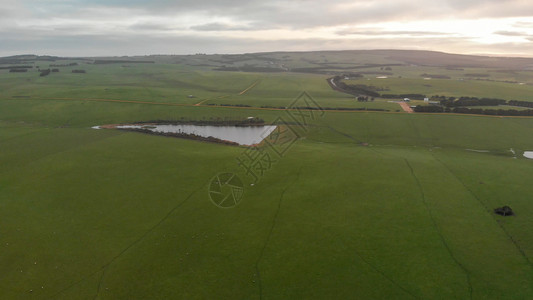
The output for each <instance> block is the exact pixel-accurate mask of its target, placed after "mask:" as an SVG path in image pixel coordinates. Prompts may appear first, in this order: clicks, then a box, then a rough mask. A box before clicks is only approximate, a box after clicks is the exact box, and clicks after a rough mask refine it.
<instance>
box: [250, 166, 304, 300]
mask: <svg viewBox="0 0 533 300" xmlns="http://www.w3.org/2000/svg"><path fill="white" fill-rule="evenodd" d="M301 171H302V167H300V169H298V173H297V174H296V178H295V179H294V180H293V181H292V182H291V183H289V184H288V185H287V186H286V187H285V188H284V189H283V191H282V192H281V195H280V197H279V201H278V206H277V209H276V212H275V213H274V217H273V218H272V224H271V226H270V230H269V232H268V234H267V237H266V240H265V243H264V244H263V247H262V248H261V251H260V252H259V257H258V258H257V261H256V262H255V273H256V274H257V281H258V283H259V284H258V285H259V299H263V282H262V280H261V272H260V270H259V264H260V263H261V260H262V259H263V256H264V254H265V250H266V248H267V246H268V243H269V242H270V239H271V237H272V233H273V232H274V227H276V221H277V219H278V215H279V212H280V210H281V204H282V202H283V197H284V196H285V192H287V190H288V189H289V188H290V187H291V186H292V185H293V184H294V183H296V182H297V181H298V179H300V173H301Z"/></svg>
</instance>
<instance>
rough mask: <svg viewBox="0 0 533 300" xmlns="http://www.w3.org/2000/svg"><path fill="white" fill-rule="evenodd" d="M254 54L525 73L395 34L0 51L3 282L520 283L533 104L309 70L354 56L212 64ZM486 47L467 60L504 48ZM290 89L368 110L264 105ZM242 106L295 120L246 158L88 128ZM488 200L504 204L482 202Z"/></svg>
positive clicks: (172, 295) (75, 292) (224, 289)
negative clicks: (13, 54)
mask: <svg viewBox="0 0 533 300" xmlns="http://www.w3.org/2000/svg"><path fill="white" fill-rule="evenodd" d="M413 56H415V57H416V55H413ZM265 57H266V58H269V59H271V60H272V64H273V65H276V66H277V65H280V66H281V65H284V67H285V68H287V69H290V68H315V67H317V63H324V61H325V60H327V63H328V64H330V65H331V64H337V65H336V66H337V67H338V66H344V67H346V65H347V64H349V63H351V66H353V67H357V66H359V67H360V66H365V64H401V66H392V71H393V72H394V74H395V75H394V76H395V77H394V78H390V79H376V78H375V77H376V76H378V75H375V74H374V75H372V76H369V75H363V76H364V77H362V78H359V79H355V80H347V81H349V82H352V81H354V82H355V81H361V82H363V84H366V85H368V84H372V85H375V86H387V87H388V88H389V89H390V92H391V93H398V94H400V93H425V94H427V95H428V96H431V95H434V94H438V95H447V96H475V97H501V98H503V99H506V100H511V99H516V100H521V101H533V98H531V95H532V93H531V91H532V86H530V85H527V84H524V85H519V84H513V83H505V82H488V81H478V80H464V81H459V80H457V79H456V78H455V77H454V76H455V75H453V74H452V76H450V77H451V78H450V79H431V80H424V79H423V78H422V77H420V74H423V73H429V71H430V70H429V69H432V70H431V71H432V72H431V73H436V72H437V71H439V70H441V71H442V72H459V71H453V70H447V69H446V66H437V65H424V66H422V62H420V65H416V66H415V65H413V61H411V60H410V61H409V64H407V63H406V62H405V61H404V60H406V59H407V58H409V59H411V56H408V55H407V54H405V53H403V52H399V53H397V54H395V55H392V54H390V53H388V52H387V53H382V52H379V51H377V52H364V53H350V52H341V53H333V52H323V53H322V52H317V53H267V54H249V55H243V56H215V55H213V56H204V55H196V56H168V57H166V56H161V57H142V58H130V62H128V63H113V64H103V65H98V64H88V63H87V61H90V58H88V59H87V61H86V60H79V59H77V60H75V59H66V58H63V59H59V58H58V62H57V63H68V62H78V63H79V65H78V66H75V67H63V68H60V72H58V73H51V74H50V75H48V76H43V77H40V76H39V73H38V72H37V71H36V70H30V71H28V72H27V73H9V72H8V71H6V70H0V251H1V252H0V253H1V255H0V276H1V278H2V280H1V281H0V298H2V299H354V298H355V299H413V298H414V299H434V298H438V299H450V298H457V299H529V298H532V297H533V264H532V259H533V232H532V230H531V228H532V227H533V218H531V216H530V214H531V212H532V211H533V200H532V199H531V195H533V185H531V184H530V181H531V178H533V160H528V159H526V158H525V157H523V155H522V154H523V153H524V151H530V150H533V118H530V117H500V116H498V117H493V116H482V115H479V116H471V115H458V114H451V113H450V114H423V113H414V114H407V113H404V112H403V111H402V110H401V108H400V106H399V105H398V104H397V103H391V102H389V100H390V99H381V98H377V99H375V101H373V102H358V101H357V100H356V99H355V98H354V96H353V95H348V94H346V93H341V92H338V91H334V90H333V89H332V88H331V87H330V86H329V84H328V82H327V81H326V79H328V78H330V77H332V76H333V75H335V74H344V73H350V72H356V71H357V69H354V70H344V69H332V70H331V72H332V73H331V74H330V73H327V72H326V73H324V74H320V73H316V72H315V71H316V70H315V71H313V72H311V73H306V72H292V71H279V72H273V71H272V70H269V71H268V72H256V71H254V72H247V71H217V70H214V68H221V67H222V66H223V65H226V67H228V66H230V65H233V66H238V67H244V66H245V64H247V66H248V67H249V66H250V65H253V64H255V65H256V66H261V67H264V66H263V64H265V61H267V62H268V61H269V60H265ZM405 57H407V58H405ZM110 59H111V58H110ZM114 59H116V58H114ZM134 59H139V60H141V59H142V60H154V63H150V64H148V63H143V64H141V63H135V62H131V60H134ZM472 61H475V62H477V61H481V62H484V61H485V60H482V59H480V58H472ZM228 62H233V64H229V63H228ZM481 62H480V64H481ZM0 63H2V60H1V59H0ZM24 63H28V64H31V65H32V66H36V65H39V66H40V68H41V69H43V68H48V65H49V62H47V61H46V62H45V61H42V60H39V59H36V58H28V59H27V61H24ZM425 63H426V64H427V63H428V62H427V61H426V62H425ZM499 63H500V62H499V61H496V62H493V61H492V60H491V61H490V64H489V65H488V66H487V67H483V65H479V66H477V67H475V70H472V73H478V74H479V73H482V72H489V70H510V69H512V68H511V67H513V68H515V67H516V66H514V65H513V66H507V65H504V66H500V65H499ZM507 63H509V62H507ZM472 64H473V63H470V64H469V66H470V65H472ZM206 65H208V66H206ZM124 66H127V67H124ZM526 66H527V65H526ZM458 67H460V66H458ZM381 68H383V66H377V67H372V68H370V69H372V70H373V71H374V72H381V71H382V70H381ZM417 68H418V69H417ZM465 68H466V67H465ZM72 69H84V70H86V72H87V73H84V74H74V73H71V70H72ZM365 70H368V69H365ZM474 71H475V72H474ZM328 72H330V71H328ZM460 72H462V73H464V72H467V73H471V72H470V71H468V70H467V71H460ZM524 72H525V73H527V72H530V71H529V70H528V69H526V70H522V69H520V70H516V72H515V73H516V74H523V73H524ZM462 73H461V74H462ZM509 74H510V73H509ZM398 76H402V78H397V77H398ZM509 76H511V77H512V76H515V75H512V74H511V75H509ZM516 76H522V75H516ZM519 79H520V78H517V77H513V78H506V79H505V80H510V81H518V80H519ZM424 84H429V85H431V87H427V86H424ZM302 92H306V93H308V95H309V96H310V97H312V100H313V101H314V103H316V104H318V105H320V107H328V108H366V109H382V110H383V111H365V110H361V111H339V110H331V111H329V110H324V111H320V110H316V111H306V112H307V113H306V114H305V116H307V117H306V119H305V121H302V119H293V118H294V117H295V116H297V114H296V112H299V111H297V110H296V109H292V110H285V109H279V107H291V105H293V104H294V103H295V102H294V101H295V100H298V99H300V98H298V97H299V96H300V95H301V93H302ZM296 103H297V102H296ZM414 103H417V102H414ZM223 104H224V105H223ZM491 108H496V107H491ZM249 117H254V118H258V119H262V120H265V122H266V123H267V124H270V123H272V122H278V123H276V124H278V125H282V126H283V128H289V129H290V130H293V131H294V132H296V133H297V139H295V140H294V143H293V144H292V146H290V147H288V148H287V149H286V150H287V151H286V152H284V153H283V155H279V156H276V157H275V159H274V160H271V161H270V162H269V164H268V168H266V169H263V170H262V171H261V174H259V175H258V177H254V176H251V174H250V173H249V172H248V173H247V170H246V169H245V168H244V167H243V166H242V165H239V163H238V161H237V158H242V157H243V155H244V154H245V153H248V152H247V151H250V150H249V149H248V148H246V147H241V146H227V145H222V144H217V143H207V142H199V141H194V140H188V139H179V138H170V137H162V136H154V135H148V134H141V133H136V132H128V131H121V130H113V129H100V130H96V129H92V128H91V127H93V126H98V125H104V124H121V123H134V122H142V121H145V122H147V121H153V120H167V121H183V122H186V121H193V120H194V121H198V120H201V121H213V120H220V119H229V120H243V119H246V118H249ZM280 119H281V120H285V121H290V122H285V123H280V121H279V120H280ZM298 120H300V121H299V122H298ZM278 146H279V145H278ZM260 147H262V149H266V150H268V148H267V146H266V145H265V144H263V145H262V146H260ZM228 172H229V173H233V174H236V175H237V176H238V177H239V178H240V179H241V180H242V183H243V188H244V194H243V196H242V201H241V202H240V203H239V204H238V205H237V206H235V207H232V208H225V209H223V208H219V207H217V206H216V205H214V204H213V203H212V201H211V200H210V198H209V191H210V190H209V187H210V182H211V180H212V179H213V178H214V177H215V176H216V175H217V174H220V173H228ZM256 175H257V174H256ZM505 205H508V206H510V207H511V208H512V209H513V211H514V212H515V214H516V215H515V216H512V217H503V216H499V215H496V214H495V213H494V212H493V210H494V209H495V208H497V207H501V206H505Z"/></svg>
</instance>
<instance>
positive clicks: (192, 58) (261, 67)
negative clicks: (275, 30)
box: [0, 50, 533, 73]
mask: <svg viewBox="0 0 533 300" xmlns="http://www.w3.org/2000/svg"><path fill="white" fill-rule="evenodd" d="M69 59H71V60H73V59H76V60H85V61H88V62H89V63H90V62H92V63H97V64H99V63H142V62H150V63H151V62H155V63H176V64H187V65H190V66H202V67H212V68H217V69H218V70H228V71H245V72H254V71H258V72H269V71H274V72H279V71H294V72H306V73H307V72H310V73H327V71H328V70H332V69H334V70H339V69H364V68H372V67H381V66H383V67H386V66H399V65H417V66H435V67H447V68H497V69H506V70H533V58H525V57H491V56H480V55H464V54H451V53H444V52H438V51H423V50H345V51H314V52H263V53H244V54H209V55H206V54H195V55H147V56H133V57H131V56H130V57H128V56H120V57H119V56H116V57H97V58H96V57H87V58H79V57H77V58H74V57H72V58H67V57H57V56H38V55H31V54H30V55H16V56H9V57H1V58H0V64H17V63H28V62H32V61H33V62H35V61H57V60H69Z"/></svg>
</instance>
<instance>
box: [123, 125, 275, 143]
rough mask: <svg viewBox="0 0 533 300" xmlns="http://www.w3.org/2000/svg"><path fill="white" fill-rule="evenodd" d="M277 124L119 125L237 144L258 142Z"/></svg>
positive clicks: (125, 127) (124, 127) (126, 127)
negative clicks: (212, 138)
mask: <svg viewBox="0 0 533 300" xmlns="http://www.w3.org/2000/svg"><path fill="white" fill-rule="evenodd" d="M276 127H277V126H246V127H244V126H203V125H120V126H116V128H123V129H128V128H131V129H148V130H150V131H153V132H165V133H168V132H170V133H185V134H194V135H199V136H202V137H210V136H211V137H214V138H217V139H219V140H225V141H231V142H235V143H238V144H239V145H245V146H251V145H255V144H259V143H260V142H261V141H262V140H263V139H265V138H266V137H268V136H269V135H270V134H271V133H272V131H274V130H275V129H276Z"/></svg>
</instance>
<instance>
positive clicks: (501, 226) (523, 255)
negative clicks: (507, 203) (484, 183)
mask: <svg viewBox="0 0 533 300" xmlns="http://www.w3.org/2000/svg"><path fill="white" fill-rule="evenodd" d="M432 155H433V154H432ZM433 158H434V159H435V160H436V161H438V162H439V163H440V164H441V165H442V166H443V167H444V168H445V169H446V170H447V171H448V172H449V173H450V174H451V175H452V176H453V177H454V178H455V179H456V180H457V181H458V182H459V183H460V184H461V185H462V186H463V187H464V188H465V190H467V191H468V193H469V194H470V195H471V196H472V197H474V199H476V201H477V202H478V203H479V204H480V205H481V206H482V207H483V208H484V209H485V211H486V212H487V213H488V214H490V216H491V217H492V219H493V220H494V221H495V222H496V224H497V225H498V227H500V229H501V230H502V231H503V233H504V234H505V235H506V236H507V238H508V239H509V240H510V241H511V242H512V243H513V245H514V247H515V248H516V250H517V251H518V252H519V253H520V255H521V256H522V257H523V258H524V260H525V261H526V263H527V264H528V265H529V266H530V267H531V268H533V263H532V262H531V260H530V259H529V257H528V256H527V254H526V252H525V251H524V250H523V249H522V247H520V244H518V242H517V241H516V239H515V238H514V237H513V236H512V235H511V234H510V233H509V231H507V229H505V227H504V226H503V225H502V224H501V223H500V222H498V219H496V215H495V214H493V213H491V209H490V208H489V207H488V206H487V205H486V204H485V203H484V202H483V201H482V200H481V199H480V198H479V197H478V196H477V195H476V194H475V193H474V192H473V191H472V190H471V189H470V188H469V187H468V186H467V185H466V184H465V183H464V181H463V180H461V179H460V178H459V177H458V176H457V175H456V174H455V173H454V172H453V171H452V170H451V168H450V167H448V165H446V164H445V163H444V162H443V161H441V160H440V159H438V158H437V157H436V156H435V155H433Z"/></svg>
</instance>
